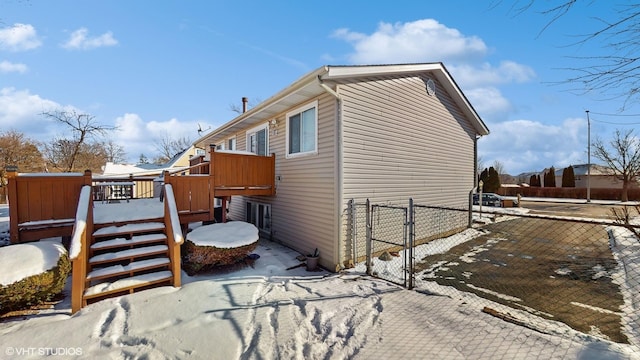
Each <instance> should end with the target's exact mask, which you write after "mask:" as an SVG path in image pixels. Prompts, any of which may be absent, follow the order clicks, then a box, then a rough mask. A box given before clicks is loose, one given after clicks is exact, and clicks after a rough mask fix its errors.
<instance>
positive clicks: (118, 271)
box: [87, 258, 170, 281]
mask: <svg viewBox="0 0 640 360" xmlns="http://www.w3.org/2000/svg"><path fill="white" fill-rule="evenodd" d="M169 264H170V260H169V258H156V259H147V260H141V261H134V262H132V263H130V264H128V265H112V266H107V267H104V268H98V269H94V270H93V271H91V272H90V273H89V274H88V275H87V280H89V281H91V280H99V279H105V278H109V277H113V276H118V275H123V274H127V273H131V272H133V271H144V270H149V269H153V268H157V267H163V266H167V265H169Z"/></svg>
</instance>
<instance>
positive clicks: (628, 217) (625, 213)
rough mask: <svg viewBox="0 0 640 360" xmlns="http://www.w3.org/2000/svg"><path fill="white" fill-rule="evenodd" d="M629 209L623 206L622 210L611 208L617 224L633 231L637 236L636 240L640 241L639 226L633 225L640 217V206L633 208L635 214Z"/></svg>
mask: <svg viewBox="0 0 640 360" xmlns="http://www.w3.org/2000/svg"><path fill="white" fill-rule="evenodd" d="M629 208H630V206H623V207H622V208H615V207H613V208H611V214H612V215H613V218H614V221H615V222H616V223H618V224H620V225H622V226H624V227H625V228H626V229H627V230H629V231H631V232H632V233H633V235H635V236H636V240H638V241H640V228H638V226H637V225H633V224H631V221H632V220H633V219H634V218H635V217H637V216H638V215H640V205H634V206H632V207H631V208H633V209H634V210H635V211H634V212H635V213H634V212H632V211H630V210H629Z"/></svg>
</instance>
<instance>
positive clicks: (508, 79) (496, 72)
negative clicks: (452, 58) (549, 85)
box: [447, 61, 536, 88]
mask: <svg viewBox="0 0 640 360" xmlns="http://www.w3.org/2000/svg"><path fill="white" fill-rule="evenodd" d="M447 68H448V69H449V70H450V71H451V73H452V75H453V77H454V78H455V79H456V82H458V84H460V86H462V87H465V88H467V87H469V88H472V87H476V86H488V85H496V84H506V83H514V82H515V83H524V82H527V81H530V80H532V79H534V78H535V77H536V73H535V71H534V70H533V69H532V68H531V67H529V66H526V65H522V64H518V63H516V62H513V61H502V62H500V65H498V66H497V67H494V66H492V65H491V64H489V63H484V64H481V65H480V66H473V65H468V64H465V65H451V66H447Z"/></svg>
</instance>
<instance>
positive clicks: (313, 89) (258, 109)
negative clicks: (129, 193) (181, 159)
mask: <svg viewBox="0 0 640 360" xmlns="http://www.w3.org/2000/svg"><path fill="white" fill-rule="evenodd" d="M422 72H433V73H434V76H435V77H436V78H437V79H438V81H439V82H440V83H441V84H442V85H443V86H444V87H445V89H446V90H447V92H448V93H449V94H451V96H452V97H453V99H454V100H455V102H456V103H457V104H458V106H460V108H461V109H462V111H463V112H464V114H465V116H466V117H467V118H469V120H470V121H471V122H472V124H473V125H474V127H475V129H476V132H477V134H478V135H481V136H482V135H488V134H489V129H488V128H487V126H486V125H485V124H484V122H483V121H482V119H480V116H479V115H478V113H477V112H476V111H475V109H474V108H473V106H471V103H470V102H469V101H468V100H467V98H466V97H465V96H464V94H463V93H462V91H461V90H460V88H459V87H458V85H457V84H456V82H455V81H454V80H453V78H452V77H451V75H450V74H449V72H448V71H447V69H446V68H445V67H444V65H443V64H442V63H424V64H398V65H361V66H359V65H354V66H329V65H326V66H322V67H320V68H318V69H316V70H313V71H311V72H309V73H307V74H305V75H304V76H302V77H301V78H300V79H298V80H296V81H295V82H293V83H292V84H291V85H289V86H288V87H286V88H285V89H283V90H281V91H280V92H278V93H276V94H275V95H273V96H271V97H270V98H268V99H267V100H265V101H263V102H261V103H260V104H258V105H257V106H255V107H253V108H252V109H250V110H248V111H247V112H245V113H243V114H241V115H239V116H238V117H236V118H235V119H233V120H231V121H229V122H227V123H226V124H224V125H222V126H220V127H219V128H217V129H215V130H213V131H211V132H210V133H208V134H207V135H205V136H203V137H201V138H199V139H198V140H196V141H195V142H194V145H196V146H200V147H206V146H208V145H209V144H213V143H217V142H219V141H220V140H222V139H224V138H226V137H228V136H230V135H232V134H233V133H235V131H236V130H235V128H236V126H237V125H239V124H241V123H244V122H247V123H248V124H249V125H252V124H257V123H259V122H260V121H266V120H268V119H270V118H272V117H273V116H276V115H277V114H279V113H281V112H283V110H282V109H279V107H282V106H283V104H284V103H286V102H287V101H293V99H295V98H297V97H307V98H312V97H315V96H318V95H320V94H322V93H324V92H326V90H325V89H323V88H322V86H320V82H318V79H321V80H323V81H331V80H340V79H348V78H358V77H369V76H384V75H401V74H407V75H410V74H417V73H422ZM299 102H302V101H299ZM285 110H286V109H285Z"/></svg>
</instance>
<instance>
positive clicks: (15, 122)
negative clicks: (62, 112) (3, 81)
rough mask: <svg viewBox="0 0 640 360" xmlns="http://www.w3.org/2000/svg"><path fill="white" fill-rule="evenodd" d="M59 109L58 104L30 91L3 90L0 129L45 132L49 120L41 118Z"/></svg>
mask: <svg viewBox="0 0 640 360" xmlns="http://www.w3.org/2000/svg"><path fill="white" fill-rule="evenodd" d="M58 107H60V105H59V104H58V103H56V102H54V101H51V100H47V99H43V98H41V97H40V96H38V95H34V94H31V93H30V92H29V90H16V89H15V88H2V89H0V129H16V130H18V131H21V132H24V133H29V132H43V131H44V129H43V124H46V123H47V120H46V119H44V117H43V116H41V114H42V112H43V111H50V110H52V109H55V108H58Z"/></svg>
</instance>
